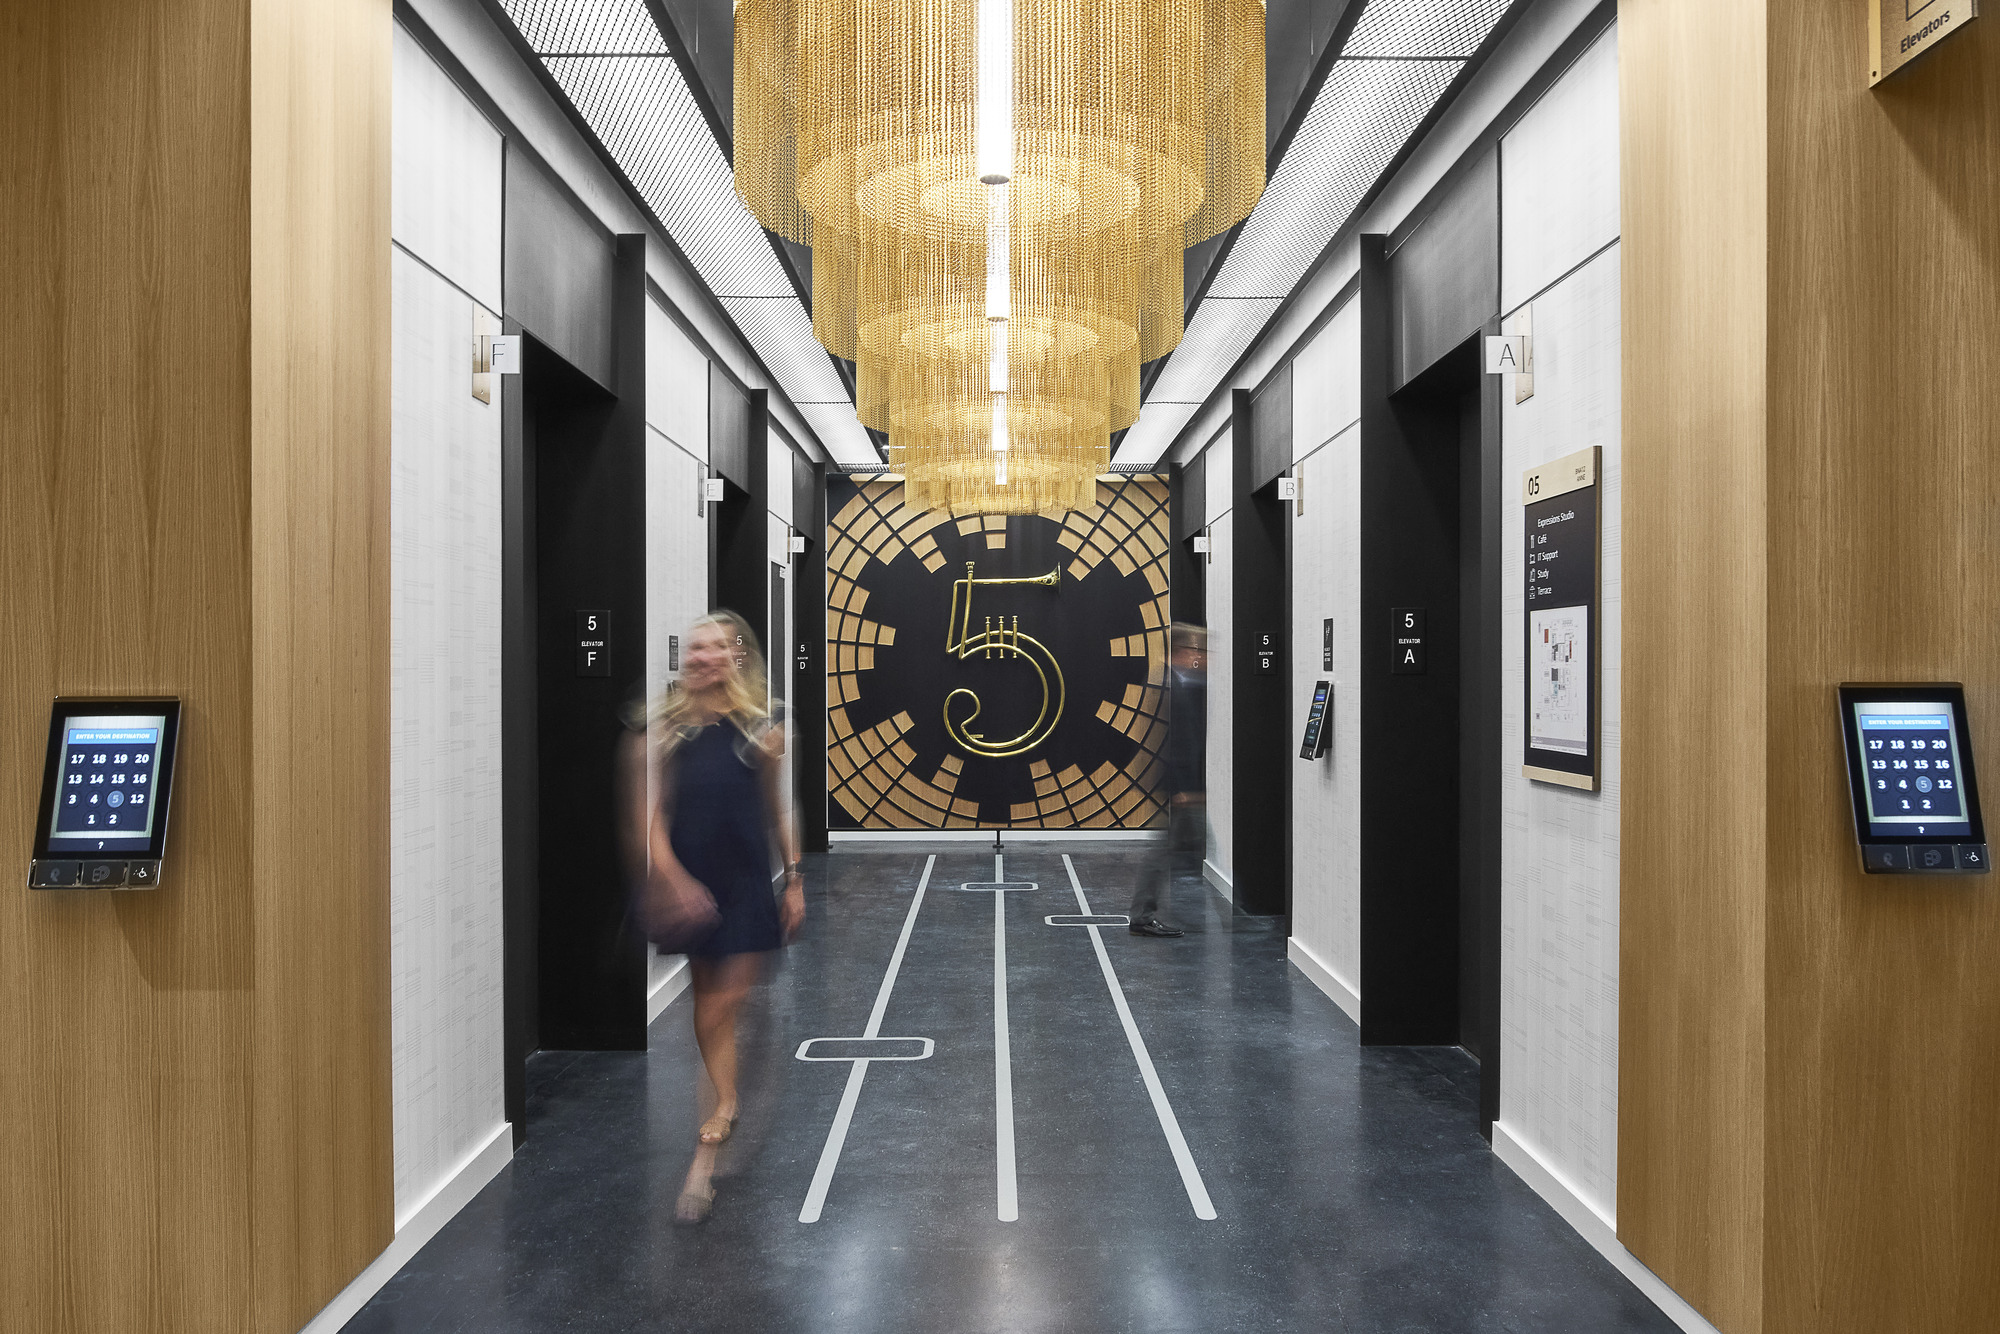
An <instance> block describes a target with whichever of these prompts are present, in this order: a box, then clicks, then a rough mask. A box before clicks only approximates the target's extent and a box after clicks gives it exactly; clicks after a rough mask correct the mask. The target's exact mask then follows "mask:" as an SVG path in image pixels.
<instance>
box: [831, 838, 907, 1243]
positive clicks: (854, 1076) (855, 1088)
mask: <svg viewBox="0 0 2000 1334" xmlns="http://www.w3.org/2000/svg"><path fill="white" fill-rule="evenodd" d="M936 865H937V858H936V857H935V856H932V857H927V858H925V859H924V875H923V879H921V880H919V881H917V896H916V897H915V898H914V899H912V900H911V901H910V911H909V915H908V916H906V917H904V918H903V934H902V935H900V936H898V937H896V949H895V952H894V953H892V954H890V956H889V968H888V971H887V972H885V973H883V974H882V987H881V990H879V991H877V992H876V993H875V1008H874V1009H872V1010H870V1011H869V1012H868V1027H867V1028H865V1029H863V1030H862V1032H861V1036H863V1037H866V1038H872V1037H877V1036H879V1035H880V1034H881V1032H882V1018H883V1016H884V1015H885V1014H887V1013H888V1011H889V993H890V992H892V991H894V990H895V989H896V974H897V973H899V972H901V971H902V969H903V954H904V951H906V950H908V949H909V948H910V932H911V931H913V930H914V929H916V925H917V913H918V911H919V910H921V909H922V908H923V906H924V891H925V890H926V889H928V888H929V887H930V883H931V868H932V867H934V866H936ZM867 1078H868V1062H867V1060H866V1059H863V1060H858V1061H856V1062H855V1063H854V1068H853V1069H852V1070H849V1071H848V1072H847V1087H846V1089H844V1090H843V1091H842V1092H841V1095H840V1109H839V1110H838V1111H836V1112H835V1113H834V1114H833V1124H832V1125H831V1126H830V1127H828V1128H827V1132H826V1147H825V1148H823V1149H821V1150H820V1153H819V1166H818V1167H817V1168H815V1169H814V1171H813V1179H812V1186H811V1187H810V1188H809V1189H808V1190H807V1191H806V1202H805V1207H804V1208H802V1209H800V1210H799V1221H800V1222H801V1223H817V1222H818V1221H819V1216H820V1211H821V1210H822V1209H824V1208H825V1207H826V1192H827V1189H828V1188H829V1187H830V1186H832V1185H833V1174H834V1172H835V1170H837V1169H838V1168H839V1167H840V1151H841V1149H842V1148H843V1147H845V1146H846V1144H847V1128H848V1127H849V1126H850V1125H852V1124H853V1123H854V1107H855V1104H856V1103H858V1102H860V1101H861V1085H862V1084H863V1083H864V1082H866V1080H867Z"/></svg>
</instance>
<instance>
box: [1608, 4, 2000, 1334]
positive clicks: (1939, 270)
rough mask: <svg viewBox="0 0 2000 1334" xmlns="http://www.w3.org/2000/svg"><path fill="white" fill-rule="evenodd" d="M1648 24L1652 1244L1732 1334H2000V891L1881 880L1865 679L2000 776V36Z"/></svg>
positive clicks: (1974, 30)
mask: <svg viewBox="0 0 2000 1334" xmlns="http://www.w3.org/2000/svg"><path fill="white" fill-rule="evenodd" d="M1620 18H1621V34H1620V59H1621V66H1622V70H1621V73H1622V78H1623V81H1624V90H1623V100H1624V107H1623V114H1624V147H1625V152H1624V161H1625V181H1624V210H1625V217H1624V229H1625V247H1624V265H1625V302H1626V304H1625V312H1624V325H1625V430H1626V463H1625V468H1626V471H1625V481H1626V486H1627V488H1628V501H1629V503H1628V506H1627V542H1626V544H1625V561H1626V567H1625V568H1626V579H1627V622H1626V631H1625V632H1626V636H1627V649H1626V655H1625V663H1626V667H1625V686H1624V689H1625V695H1624V713H1625V729H1626V732H1625V744H1626V761H1625V789H1626V790H1625V793H1624V805H1623V810H1624V839H1625V855H1624V859H1623V872H1622V879H1623V887H1622V917H1623V920H1622V930H1623V948H1622V952H1621V967H1622V979H1621V1025H1620V1029H1621V1031H1620V1041H1621V1068H1620V1125H1619V1135H1620V1142H1619V1192H1618V1225H1619V1235H1620V1237H1621V1238H1622V1239H1623V1240H1624V1241H1625V1243H1626V1245H1628V1246H1629V1247H1631V1249H1632V1250H1633V1251H1634V1252H1635V1253H1636V1254H1637V1255H1638V1256H1639V1258H1640V1259H1641V1260H1643V1261H1645V1262H1646V1263H1647V1264H1648V1265H1649V1266H1651V1267H1652V1268H1653V1269H1655V1270H1656V1271H1657V1272H1658V1273H1659V1274H1660V1275H1661V1276H1662V1277H1663V1278H1665V1279H1666V1280H1667V1281H1668V1282H1669V1283H1671V1284H1672V1285H1673V1286H1674V1287H1675V1288H1676V1289H1678V1290H1679V1291H1680V1292H1681V1293H1682V1294H1683V1295H1684V1296H1686V1297H1687V1298H1688V1299H1689V1300H1690V1301H1692V1302H1693V1303H1694V1304H1695V1305H1696V1306H1697V1307H1698V1308H1700V1309H1701V1310H1702V1311H1703V1312H1704V1314H1706V1315H1707V1316H1709V1318H1710V1319H1712V1320H1713V1321H1715V1323H1716V1324H1717V1325H1719V1326H1720V1327H1721V1328H1723V1329H1724V1330H1727V1331H1730V1334H1745V1332H1747V1331H1758V1330H1761V1331H1768V1332H1769V1334H1805V1332H1806V1331H1823V1330H1833V1329H1839V1330H1856V1331H1861V1330H1866V1331H1869V1332H1870V1334H1878V1332H1890V1331H1897V1332H1900V1331H1912V1332H1914V1331H1926V1332H1927V1334H1933V1332H1942V1331H1974V1330H1986V1329H1990V1328H1991V1327H1992V1322H1993V1319H1994V1315H1993V1313H1994V1312H1995V1311H1996V1310H2000V1150H1996V1148H1995V1145H1996V1144H2000V968H1996V967H1995V960H1996V959H2000V883H1996V882H1995V881H1994V880H1993V879H1990V878H1979V879H1968V880H1958V879H1951V880H1919V879H1911V878H1900V877H1898V878H1889V877H1868V876H1864V875H1863V874H1862V873H1861V871H1860V868H1859V865H1858V862H1857V859H1856V856H1855V851H1854V845H1853V834H1852V827H1851V817H1850V816H1849V814H1848V810H1847V806H1846V801H1847V795H1846V780H1845V776H1844V773H1843V771H1842V768H1841V763H1842V761H1841V755H1840V751H1839V744H1838V735H1837V731H1836V726H1837V723H1836V713H1835V701H1834V687H1835V686H1836V685H1837V684H1838V683H1839V682H1841V681H1843V680H1930V679H1943V680H1962V681H1963V682H1965V684H1966V688H1967V695H1968V701H1969V705H1970V708H1971V710H1972V721H1973V729H1974V741H1975V744H1976V745H1977V747H1978V748H1979V750H1980V751H1982V752H1983V753H1985V754H1986V755H1988V756H1992V755H1994V754H2000V653H1997V652H1996V650H1997V649H2000V642H1996V639H2000V623H1996V613H1995V606H1996V603H2000V546H1996V538H2000V501H1996V497H2000V450H1996V449H1995V446H1994V441H1993V438H1992V431H1993V425H1992V424H1993V423H1994V422H1995V421H1996V420H2000V376H1996V375H1995V374H1994V372H1993V367H1994V365H1995V364H1996V363H2000V224H1996V222H1995V217H1996V214H1995V210H1994V207H1993V203H1992V194H1993V182H1994V181H1995V180H1996V179H2000V26H1993V25H1991V24H1987V25H1981V24H1974V25H1972V26H1971V27H1970V28H1968V29H1967V30H1966V31H1965V32H1964V34H1963V35H1961V36H1960V37H1957V38H1954V39H1953V40H1952V41H1951V42H1950V43H1948V44H1947V45H1946V46H1945V47H1943V48H1942V49H1940V50H1939V51H1938V52H1937V53H1936V54H1934V55H1932V56H1929V57H1927V58H1926V59H1925V60H1924V61H1922V62H1919V63H1918V64H1917V65H1915V66H1913V67H1911V68H1910V69H1909V70H1908V71H1907V72H1905V73H1904V74H1902V75H1899V76H1897V77H1896V78H1894V79H1892V80H1890V81H1889V82H1888V83H1885V84H1884V85H1882V87H1881V88H1880V89H1878V90H1875V91H1870V90H1869V88H1868V86H1867V66H1866V63H1865V62H1866V34H1867V4H1866V0H1838V2H1837V3H1825V2H1824V0H1758V3H1755V4H1748V5H1746V4H1739V3H1727V4H1724V3H1720V2H1719V0H1673V2H1671V3H1669V2H1668V0H1637V2H1634V3H1628V4H1626V5H1624V6H1621V11H1620ZM1987 767H1988V768H1989V769H1990V768H1993V767H1994V761H1993V760H1991V759H1990V758H1989V759H1988V763H1987ZM1989 804H1990V803H1989Z"/></svg>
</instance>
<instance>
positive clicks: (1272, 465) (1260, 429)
mask: <svg viewBox="0 0 2000 1334" xmlns="http://www.w3.org/2000/svg"><path fill="white" fill-rule="evenodd" d="M1250 441H1251V446H1250V454H1251V464H1250V484H1251V486H1253V487H1262V486H1264V485H1266V484H1268V483H1270V482H1272V481H1274V480H1276V479H1277V478H1278V476H1279V475H1280V474H1282V473H1284V472H1286V471H1288V470H1289V469H1290V468H1291V466H1292V363H1291V362H1289V361H1288V362H1286V363H1285V365H1284V369H1282V370H1280V371H1278V372H1277V373H1276V374H1274V375H1273V376H1272V377H1271V378H1270V379H1269V380H1268V381H1266V382H1265V384H1264V387H1263V388H1261V389H1259V390H1257V391H1256V398H1255V399H1254V401H1253V403H1252V406H1251V409H1250Z"/></svg>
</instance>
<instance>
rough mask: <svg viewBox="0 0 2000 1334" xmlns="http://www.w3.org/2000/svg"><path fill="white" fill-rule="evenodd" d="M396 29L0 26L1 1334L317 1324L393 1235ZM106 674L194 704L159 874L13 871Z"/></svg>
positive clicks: (51, 12) (318, 22) (200, 14)
mask: <svg viewBox="0 0 2000 1334" xmlns="http://www.w3.org/2000/svg"><path fill="white" fill-rule="evenodd" d="M390 31H391V29H390V13H389V6H388V5H387V3H376V2H375V0H334V2H333V3H330V4H325V5H319V6H311V7H309V6H306V5H304V4H302V3H295V2H294V0H286V3H284V4H278V3H276V0H266V2H261V3H259V4H258V5H257V6H255V7H253V6H251V5H250V4H247V3H245V0H173V2H172V3H167V4H162V5H157V6H153V7H151V8H149V9H147V10H145V11H144V12H143V13H138V12H135V11H134V10H132V9H131V7H129V6H123V5H114V4H108V3H104V0H79V2H78V3H73V4H65V5H39V6H36V5H30V6H16V7H14V8H13V9H11V10H10V11H9V13H8V17H7V20H6V37H5V40H0V179H4V180H5V181H6V182H7V188H6V190H5V191H0V262H4V264H5V267H6V271H7V272H8V273H9V275H10V279H9V289H8V290H9V299H8V313H7V318H6V319H5V320H0V450H4V463H5V466H6V476H7V485H6V486H5V487H4V488H0V568H4V569H6V571H7V577H6V578H5V579H4V580H0V635H4V636H5V642H6V643H7V644H8V646H9V647H8V651H7V652H6V653H5V654H4V655H0V840H4V842H0V847H4V848H5V849H6V850H8V853H9V855H8V856H7V857H6V858H5V861H4V865H5V868H6V869H5V874H6V875H7V876H8V877H10V879H9V880H8V881H5V882H0V1015H4V1016H5V1019H4V1022H0V1124H4V1125H5V1126H6V1127H7V1130H8V1136H9V1142H10V1148H11V1149H12V1153H11V1154H10V1166H9V1170H8V1171H7V1172H5V1173H0V1292H4V1293H5V1294H6V1298H5V1300H4V1301H0V1330H7V1331H14V1330H20V1331H33V1332H34V1334H71V1332H72V1331H75V1332H78V1334H80V1332H82V1331H93V1332H94V1331H118V1332H119V1334H126V1332H127V1331H146V1332H149V1334H150V1332H151V1331H187V1332H188V1334H235V1332H236V1331H252V1332H254V1334H263V1332H264V1331H290V1330H295V1329H297V1328H298V1327H299V1325H300V1324H302V1323H303V1321H304V1320H305V1319H306V1318H309V1317H310V1315H311V1314H312V1312H313V1310H316V1309H317V1307H318V1304H320V1303H323V1302H324V1301H325V1300H326V1298H327V1297H330V1296H331V1295H332V1294H333V1292H335V1291H337V1290H338V1288H339V1286H341V1285H342V1284H344V1283H345V1282H347V1281H348V1280H349V1279H351V1278H352V1277H353V1275H354V1274H355V1273H357V1272H358V1271H359V1270H360V1268H361V1267H363V1266H364V1265H365V1264H366V1262H367V1261H368V1259H370V1258H372V1257H373V1255H374V1254H375V1253H376V1252H377V1251H379V1249H380V1248H381V1246H382V1245H383V1244H385V1243H386V1242H387V1240H388V1238H389V1235H390V1232H391V1228H392V1223H393V1218H392V1208H393V1206H392V1203H391V1200H392V1189H393V1186H392V1176H391V1173H390V1171H389V1168H388V1155H389V1132H388V1121H387V1109H388V1087H389V1059H388V1032H387V1022H386V1011H387V907H386V890H387V857H386V851H385V843H384V840H385V839H386V815H387V779H388V766H387V760H386V736H387V732H386V729H387V708H386V698H387V670H388V651H387V636H386V629H387V619H386V618H387V610H386V609H387V596H386V592H387V585H386V569H385V568H384V562H385V561H386V552H387V541H386V518H387V515H386V482H387V438H388V433H387V404H388V384H387V374H386V371H387V333H388V318H387V314H388V306H387V256H388V245H389V241H388V231H387V223H388V201H387V176H388V172H387V167H388V139H387V109H388V82H387V70H388V61H389V40H390ZM281 56H282V58H280V57H281ZM253 65H254V66H255V67H256V69H257V70H258V78H257V83H258V85H259V87H260V88H261V90H262V92H263V94H264V95H265V96H264V104H261V105H260V110H259V112H258V114H259V116H260V117H261V116H266V115H269V114H270V113H271V107H270V105H268V103H270V102H272V101H276V102H277V103H280V104H281V106H280V107H279V110H280V111H281V112H282V116H281V117H278V118H274V119H271V120H266V121H263V122H262V123H260V124H259V126H258V130H259V136H260V137H261V139H262V142H261V151H259V152H253V135H252V106H251V97H250V90H251V86H252V77H251V71H252V68H253ZM273 197H283V198H288V199H290V200H292V201H294V204H295V206H294V207H293V208H292V209H290V210H289V211H285V212H282V213H279V214H273V213H271V212H270V211H269V210H266V211H265V212H264V213H263V214H262V215H261V216H260V217H259V218H258V220H256V221H254V222H253V200H258V199H262V200H266V201H268V200H270V199H271V198H273ZM253 232H258V233H259V236H260V239H259V241H257V242H253ZM253 252H260V253H261V255H262V257H263V262H262V263H261V264H260V263H253ZM306 297H311V300H305V299H304V298H306ZM253 311H254V312H256V313H258V314H261V315H263V316H264V317H265V318H264V319H263V320H262V321H261V325H260V324H259V322H258V321H256V320H254V319H253ZM274 314H276V316H277V318H276V319H275V320H274V319H272V318H271V316H272V315H274ZM253 328H259V329H260V333H259V335H257V336H258V337H261V338H263V339H265V340H266V341H267V343H269V345H268V346H264V347H262V348H260V349H258V351H257V355H256V356H255V357H254V358H253ZM253 377H257V378H256V381H255V383H254V394H253ZM307 387H309V388H311V389H312V390H313V391H314V392H313V393H311V394H307V393H302V392H301V390H302V389H303V388H307ZM253 399H254V402H253ZM279 403H284V404H287V405H288V410H287V411H282V412H274V411H271V410H270V409H271V408H272V407H273V406H274V405H276V404H279ZM253 407H255V408H258V409H261V410H262V412H261V415H259V416H257V417H256V418H255V419H254V420H253ZM253 459H255V460H257V462H258V463H259V465H266V466H260V467H259V468H253ZM274 462H275V463H280V464H281V465H282V466H281V467H280V468H279V469H278V470H277V475H278V477H279V478H280V480H279V481H278V482H277V483H276V484H274V483H273V480H272V479H273V473H272V470H271V468H270V467H269V466H268V465H270V464H272V463H274ZM335 550H337V551H339V552H340V553H341V556H340V558H338V559H334V558H331V557H329V556H326V555H324V554H323V553H325V552H331V551H335ZM286 618H297V619H298V620H300V621H303V622H306V623H309V624H310V625H312V626H314V627H315V628H316V633H315V634H314V635H311V636H307V635H293V636H289V637H288V640H289V645H290V648H291V650H292V651H291V652H290V653H288V654H287V655H286V656H285V657H284V658H282V659H281V658H276V657H273V656H271V654H270V653H269V651H268V650H269V645H270V641H271V638H272V636H271V635H270V634H269V633H268V631H269V630H270V628H271V627H273V626H274V625H277V624H278V623H279V622H280V621H283V620H285V619H286ZM114 691H158V692H162V693H172V694H179V695H181V696H183V697H184V698H185V700H186V701H187V703H186V709H185V713H184V723H183V728H184V731H183V738H182V751H181V763H180V765H179V766H178V769H179V781H178V784H177V786H178V791H177V792H176V794H175V801H174V827H173V833H172V841H171V846H170V850H169V860H168V865H167V871H166V877H165V880H164V883H163V887H162V888H161V890H159V891H158V892H155V893H147V894H134V895H130V896H111V895H85V894H53V895H52V894H38V893H31V892H29V891H28V890H26V889H25V888H23V887H22V873H23V872H24V871H25V868H26V861H27V853H28V848H29V845H30V842H31V840H32V836H33V831H32V828H31V822H32V817H33V812H34V810H35V793H36V788H37V786H38V785H39V782H40V776H41V756H42V753H43V747H44V744H45V739H46V728H47V718H48V712H47V711H48V704H49V700H50V698H51V697H52V696H54V695H55V694H57V693H110V692H114ZM260 728H262V729H264V731H263V733H262V734H261V735H262V739H260V732H259V729H260ZM281 729H282V730H284V731H285V732H286V733H287V734H288V735H289V737H290V739H291V741H292V742H294V743H296V742H298V741H299V740H301V739H303V741H304V742H305V743H307V744H311V743H314V742H315V741H317V742H319V743H321V744H322V751H321V752H320V753H318V754H315V753H313V752H311V751H307V750H303V749H299V750H295V749H293V747H292V745H289V744H283V743H280V742H275V741H273V740H272V738H273V737H275V736H276V735H277V733H278V731H279V730H281ZM329 747H330V750H328V749H326V748H329ZM308 765H310V766H311V767H310V768H308V767H306V766H308ZM298 1164H310V1166H308V1167H300V1166H298ZM272 1174H277V1175H281V1176H283V1177H284V1178H285V1181H284V1183H282V1184H281V1185H279V1186H278V1187H276V1188H275V1190H276V1191H281V1192H283V1193H284V1197H285V1201H284V1210H283V1212H285V1213H287V1214H288V1215H289V1216H290V1217H291V1218H293V1219H296V1220H301V1224H300V1225H299V1226H293V1227H289V1228H288V1227H285V1226H283V1225H282V1224H281V1222H280V1221H279V1219H278V1218H277V1217H276V1216H275V1215H276V1214H277V1213H278V1212H280V1211H278V1210H273V1209H268V1208H267V1209H263V1210H261V1212H260V1211H257V1210H253V1197H254V1199H255V1200H257V1201H259V1202H261V1201H265V1200H268V1199H270V1198H271V1196H272V1195H273V1194H274V1187H273V1186H272V1185H271V1184H269V1183H267V1182H265V1181H264V1180H262V1179H261V1178H262V1177H264V1176H268V1175H272ZM253 1183H255V1184H253ZM305 1220H310V1221H309V1222H307V1221H305ZM321 1220H334V1222H333V1224H332V1225H331V1226H328V1225H326V1224H325V1223H323V1222H322V1221H321ZM253 1239H254V1240H253ZM260 1294H262V1295H260ZM308 1307H310V1308H311V1309H307V1308H308Z"/></svg>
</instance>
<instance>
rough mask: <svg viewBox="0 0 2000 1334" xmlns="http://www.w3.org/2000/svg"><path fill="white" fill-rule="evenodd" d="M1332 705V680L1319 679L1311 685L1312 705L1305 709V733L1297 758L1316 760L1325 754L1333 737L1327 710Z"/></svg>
mask: <svg viewBox="0 0 2000 1334" xmlns="http://www.w3.org/2000/svg"><path fill="white" fill-rule="evenodd" d="M1332 705H1333V682H1331V681H1320V682H1316V683H1315V684H1314V685H1313V697H1312V707H1311V708H1309V709H1308V710H1307V711H1306V734H1305V737H1304V739H1303V740H1301V741H1300V743H1299V758H1300V759H1302V760H1316V759H1318V758H1319V757H1320V756H1322V755H1324V754H1326V751H1327V745H1328V743H1329V742H1330V741H1331V740H1332V737H1333V720H1332V719H1330V718H1328V717H1327V711H1328V709H1330V708H1331V707H1332Z"/></svg>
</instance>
